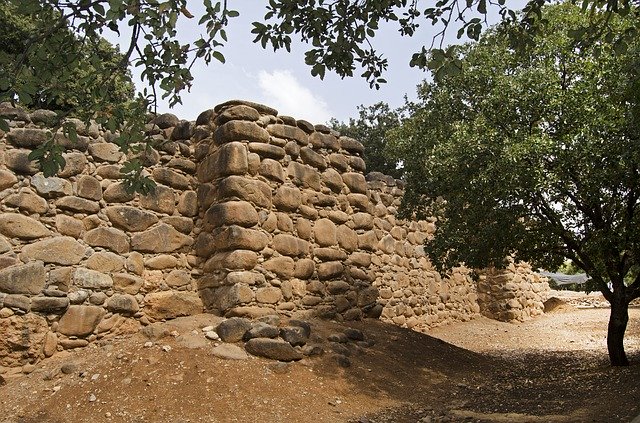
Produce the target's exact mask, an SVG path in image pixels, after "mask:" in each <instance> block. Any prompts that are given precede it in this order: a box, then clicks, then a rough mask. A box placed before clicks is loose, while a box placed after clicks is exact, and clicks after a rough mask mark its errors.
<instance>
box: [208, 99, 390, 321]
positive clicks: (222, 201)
mask: <svg viewBox="0 0 640 423" xmlns="http://www.w3.org/2000/svg"><path fill="white" fill-rule="evenodd" d="M197 123H208V125H209V127H210V128H211V129H212V131H213V136H212V137H209V138H207V139H203V140H201V141H200V143H199V145H198V147H197V148H196V151H197V158H198V160H201V162H200V164H199V167H198V179H199V181H200V187H199V192H198V197H199V202H200V206H201V216H202V219H203V227H202V229H203V231H202V232H201V233H200V235H199V237H198V239H197V242H196V252H197V254H198V255H199V256H200V257H201V258H202V260H203V261H204V265H203V276H202V277H201V278H200V279H199V281H198V285H199V289H200V293H201V297H202V298H203V301H204V303H205V305H206V306H207V308H208V309H209V310H211V311H214V312H217V313H221V314H226V315H248V316H254V317H255V316H257V315H261V314H268V313H272V312H273V310H274V309H276V310H277V311H279V312H281V313H292V312H295V311H299V310H305V309H313V310H314V313H315V314H317V315H320V316H331V317H342V318H344V319H358V318H360V317H362V315H363V313H365V312H371V311H372V309H374V308H375V306H376V299H377V296H378V292H377V290H376V289H375V288H374V287H373V286H372V283H373V281H374V280H375V274H374V273H373V272H372V271H370V270H369V265H370V263H371V252H372V251H374V250H375V248H376V247H377V243H378V239H377V236H376V234H375V232H374V231H373V228H372V227H371V226H370V225H369V224H368V223H367V222H369V221H371V220H372V216H371V214H372V212H373V206H372V203H371V201H370V199H369V197H368V190H367V184H366V181H365V178H364V175H363V171H364V169H365V165H364V161H363V159H362V157H361V156H362V154H363V150H364V149H363V146H362V144H360V143H359V142H358V141H356V140H353V139H351V138H348V137H340V136H339V134H337V133H335V132H333V131H331V130H330V129H329V128H327V127H325V126H323V125H316V126H313V125H311V124H310V123H308V122H306V121H303V120H296V119H293V118H291V117H287V116H278V115H277V111H276V110H273V109H271V108H269V107H266V106H263V105H259V104H255V103H249V102H243V101H231V102H227V103H224V104H221V105H219V106H217V107H216V108H215V109H214V110H211V111H208V112H205V113H203V114H202V115H201V116H200V117H199V119H198V122H197ZM373 313H375V311H373Z"/></svg>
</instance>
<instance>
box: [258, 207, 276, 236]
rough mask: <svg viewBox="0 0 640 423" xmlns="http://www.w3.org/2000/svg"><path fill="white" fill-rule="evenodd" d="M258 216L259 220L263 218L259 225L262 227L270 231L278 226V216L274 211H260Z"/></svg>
mask: <svg viewBox="0 0 640 423" xmlns="http://www.w3.org/2000/svg"><path fill="white" fill-rule="evenodd" d="M265 215H266V218H265ZM260 216H261V218H260V220H262V219H264V222H262V224H261V225H260V226H261V227H262V229H264V230H265V231H267V232H269V233H271V232H273V231H275V230H276V229H277V228H278V216H276V214H275V213H267V212H260Z"/></svg>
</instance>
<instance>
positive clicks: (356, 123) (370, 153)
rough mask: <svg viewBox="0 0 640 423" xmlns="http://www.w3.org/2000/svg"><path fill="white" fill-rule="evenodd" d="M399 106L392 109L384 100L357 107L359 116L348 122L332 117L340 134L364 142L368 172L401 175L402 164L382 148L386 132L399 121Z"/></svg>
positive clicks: (396, 176)
mask: <svg viewBox="0 0 640 423" xmlns="http://www.w3.org/2000/svg"><path fill="white" fill-rule="evenodd" d="M402 114H403V111H402V109H397V110H391V108H390V107H389V105H388V104H387V103H384V102H379V103H376V104H374V105H372V106H368V107H365V106H363V105H361V106H359V107H358V119H353V118H351V119H349V123H348V124H347V123H344V122H339V121H338V120H336V119H332V120H331V122H330V125H331V126H332V127H333V129H335V130H336V131H338V132H340V133H341V134H342V135H346V136H348V137H351V138H355V139H357V140H358V141H360V142H362V143H363V144H364V146H365V150H364V161H365V164H366V165H367V171H368V172H382V173H384V174H385V175H391V176H393V177H394V178H401V177H402V168H400V167H399V163H398V160H397V159H394V158H392V157H389V155H388V154H387V152H386V151H385V148H386V145H387V132H388V131H390V130H391V129H394V128H397V127H398V126H399V125H400V122H401V118H402Z"/></svg>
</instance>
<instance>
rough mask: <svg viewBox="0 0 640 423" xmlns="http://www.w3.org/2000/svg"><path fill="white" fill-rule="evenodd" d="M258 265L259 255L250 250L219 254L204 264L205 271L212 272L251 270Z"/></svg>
mask: <svg viewBox="0 0 640 423" xmlns="http://www.w3.org/2000/svg"><path fill="white" fill-rule="evenodd" d="M256 264H258V254H256V253H255V251H250V250H234V251H225V252H222V253H218V254H216V255H214V256H213V257H211V258H210V259H209V260H207V262H206V263H205V264H204V267H203V270H204V271H205V272H211V271H214V270H219V269H228V270H251V269H253V268H254V267H256Z"/></svg>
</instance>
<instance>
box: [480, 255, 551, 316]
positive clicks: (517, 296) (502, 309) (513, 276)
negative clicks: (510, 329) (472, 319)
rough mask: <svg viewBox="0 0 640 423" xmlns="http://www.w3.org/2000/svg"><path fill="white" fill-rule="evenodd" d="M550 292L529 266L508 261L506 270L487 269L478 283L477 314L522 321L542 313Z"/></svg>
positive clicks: (541, 278)
mask: <svg viewBox="0 0 640 423" xmlns="http://www.w3.org/2000/svg"><path fill="white" fill-rule="evenodd" d="M549 293H550V288H549V284H548V283H547V280H546V278H544V277H542V276H540V275H539V274H537V273H534V272H533V270H532V269H531V265H529V264H528V263H524V262H518V263H514V262H513V261H511V262H510V263H509V265H508V266H507V268H506V269H503V270H497V269H488V270H486V271H485V272H484V274H483V275H481V276H480V280H479V281H478V304H479V305H480V309H481V313H482V314H483V315H484V316H486V317H489V318H491V319H496V320H501V321H504V322H510V321H520V322H522V321H525V320H529V319H531V318H532V317H535V316H539V315H541V314H543V313H544V301H546V300H547V299H548V297H549Z"/></svg>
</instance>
